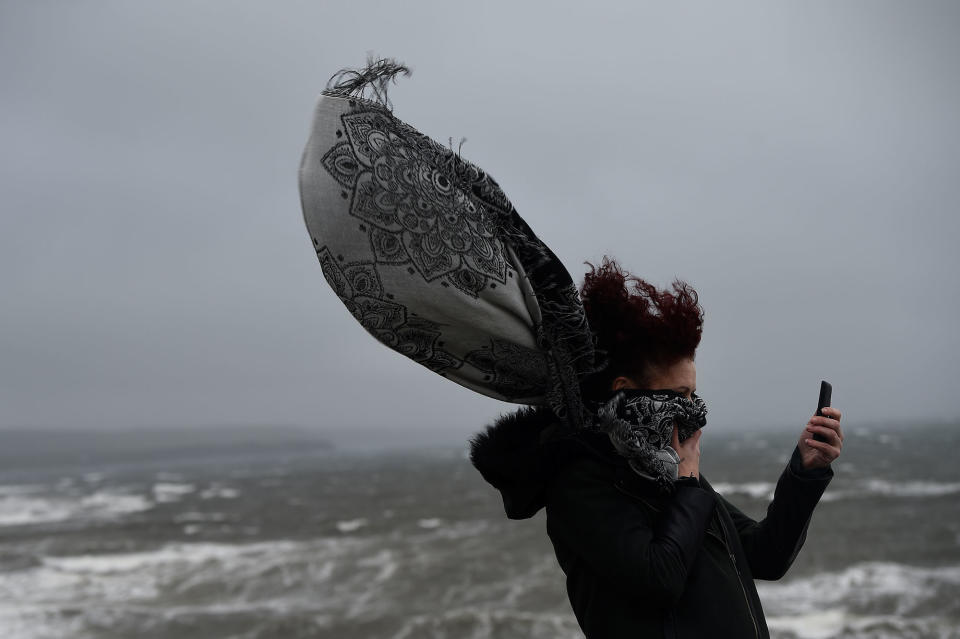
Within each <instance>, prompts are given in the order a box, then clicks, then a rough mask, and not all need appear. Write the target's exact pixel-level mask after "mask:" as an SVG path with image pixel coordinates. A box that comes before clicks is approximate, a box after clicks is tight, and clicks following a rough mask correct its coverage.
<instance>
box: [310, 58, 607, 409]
mask: <svg viewBox="0 0 960 639" xmlns="http://www.w3.org/2000/svg"><path fill="white" fill-rule="evenodd" d="M406 71H407V69H406V67H405V66H403V65H402V64H400V63H397V62H395V61H392V60H388V59H381V60H371V61H369V62H368V66H367V68H365V69H360V70H344V71H342V72H340V73H338V74H337V75H335V76H334V78H333V79H331V84H329V85H328V87H327V89H326V90H325V91H324V92H323V97H322V98H321V101H320V102H319V103H318V110H317V115H316V118H315V122H314V129H313V132H312V133H311V139H310V140H309V141H308V145H307V148H306V149H305V153H304V159H303V162H302V163H301V198H302V202H303V204H304V214H305V219H306V221H307V226H308V230H309V231H310V233H311V237H312V238H313V240H314V244H315V246H319V247H320V248H321V249H323V248H326V247H329V248H330V251H329V253H330V255H336V256H337V262H333V265H334V266H336V267H338V268H339V269H340V270H339V271H337V270H333V271H331V273H330V274H326V271H327V270H328V268H329V266H328V265H329V264H330V263H331V261H330V259H331V258H330V255H327V257H323V256H322V253H323V252H322V251H320V250H319V249H318V256H321V265H322V266H323V268H324V271H325V275H327V280H328V281H329V282H331V286H333V288H334V289H335V290H336V291H337V294H338V295H339V296H340V297H341V299H342V300H343V301H344V303H345V304H347V306H348V308H350V310H351V312H352V313H353V314H354V316H355V317H356V318H357V319H358V321H360V322H361V323H362V324H363V325H364V327H365V328H366V329H367V330H368V331H369V332H370V333H371V334H373V335H374V336H375V337H376V338H377V339H380V340H381V341H384V342H385V343H387V344H388V345H390V346H391V348H395V349H396V350H400V352H404V354H408V353H407V352H405V351H404V350H401V349H400V348H397V344H400V343H402V344H404V345H405V347H406V350H407V351H410V352H411V353H412V355H410V356H411V357H412V359H414V360H416V361H418V362H420V363H421V364H424V365H426V366H428V367H429V368H430V369H431V370H434V371H436V372H439V373H440V374H444V375H445V376H447V377H448V378H449V379H451V380H453V381H456V382H457V383H460V384H462V385H464V386H466V387H468V388H471V389H473V390H475V391H477V392H480V393H483V394H485V395H490V396H492V397H497V398H499V399H505V400H507V401H517V402H521V403H526V404H547V405H549V406H550V408H551V410H552V411H553V412H554V413H555V414H556V415H557V417H559V418H560V419H562V420H564V421H566V422H567V424H568V425H569V426H571V427H572V428H581V427H584V426H589V425H590V424H592V422H593V415H592V414H591V412H590V411H589V409H588V408H587V407H586V406H584V404H583V402H582V400H581V397H580V387H579V382H580V379H582V378H583V377H584V376H586V375H588V374H590V373H593V372H595V370H596V367H595V366H594V359H595V350H594V345H593V336H592V334H591V332H590V329H589V326H588V325H587V321H586V314H585V312H584V310H583V306H582V303H581V302H580V299H579V295H578V292H577V287H576V285H575V284H574V282H573V279H572V278H571V277H570V274H569V273H568V272H567V271H566V269H565V268H564V266H563V264H562V263H561V262H560V260H559V259H558V258H557V257H556V256H555V255H554V254H553V252H552V251H551V250H550V249H549V248H548V247H547V246H546V245H545V244H544V243H543V242H542V241H540V239H539V238H538V237H537V236H536V234H534V232H533V231H532V230H531V229H530V227H529V226H528V225H527V223H526V222H525V221H524V220H523V219H522V218H521V217H520V215H519V214H518V212H517V211H516V210H515V209H514V207H513V205H512V204H511V202H510V200H509V199H508V198H507V196H506V195H505V194H504V192H503V190H502V189H501V188H500V186H499V185H498V184H497V182H496V181H495V180H494V179H493V178H492V177H491V176H490V175H488V174H487V173H486V172H484V171H483V170H482V169H481V168H480V167H478V166H476V165H474V164H472V163H471V162H468V161H466V160H464V159H463V158H462V157H461V156H460V154H459V153H458V152H454V150H453V148H452V143H451V146H450V148H447V147H446V146H443V145H441V144H438V143H437V142H435V141H434V140H432V139H431V138H429V137H428V136H426V135H423V134H422V133H420V132H419V131H417V130H416V129H415V128H413V127H411V126H410V125H408V124H406V123H404V122H402V121H401V120H399V119H398V118H396V117H395V116H394V115H393V113H392V110H391V109H390V107H389V101H388V100H387V99H386V87H387V85H388V84H389V83H390V82H391V81H392V80H393V78H395V76H397V75H398V74H401V73H403V74H406V73H405V72H406ZM365 92H372V93H373V97H374V99H373V100H371V99H367V98H365V97H363V96H364V93H365ZM358 231H359V233H358ZM318 238H320V240H321V241H320V242H318ZM321 245H322V246H321ZM341 254H345V255H346V256H347V260H346V261H347V262H349V263H350V265H351V266H355V265H363V269H361V270H364V269H365V270H364V272H369V271H372V272H373V273H374V274H379V275H382V280H380V281H379V289H378V291H379V292H378V294H377V295H373V296H371V295H369V294H366V293H364V294H363V295H362V297H363V303H362V304H361V303H360V299H359V297H358V295H359V294H358V293H357V292H356V291H355V290H353V289H351V288H349V287H345V286H342V285H340V286H339V287H338V284H336V283H335V282H339V283H340V284H342V280H343V279H344V278H345V277H346V275H345V273H346V265H344V264H342V262H343V260H342V259H340V255H341ZM351 272H352V271H351ZM371 279H372V278H371ZM415 280H416V281H415ZM370 299H376V300H377V304H374V303H373V302H371V301H369V300H370ZM408 329H416V337H417V339H410V338H407V339H405V337H406V335H407V332H408ZM445 372H446V373H445Z"/></svg>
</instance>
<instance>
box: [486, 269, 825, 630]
mask: <svg viewBox="0 0 960 639" xmlns="http://www.w3.org/2000/svg"><path fill="white" fill-rule="evenodd" d="M580 292H581V298H582V300H583V304H584V308H585V310H586V313H587V319H588V321H589V323H590V328H591V330H592V331H593V332H594V334H595V336H596V339H597V347H598V349H600V350H601V351H602V352H605V353H606V355H607V362H606V366H605V367H604V368H603V369H602V370H601V372H599V373H596V374H594V375H592V376H591V377H589V378H587V379H586V380H585V381H584V382H583V384H582V392H583V395H584V397H585V398H587V400H592V404H591V405H592V406H593V407H594V409H595V410H596V414H597V415H598V419H597V427H596V428H592V429H580V430H577V431H576V432H574V431H571V430H569V429H567V428H566V427H564V426H563V425H562V423H561V422H560V420H557V419H556V418H555V417H554V416H553V415H552V413H550V411H549V410H548V409H546V408H543V407H536V408H532V407H531V408H522V409H520V410H519V411H517V412H515V413H513V414H510V415H506V416H503V417H501V418H500V419H499V420H497V422H496V423H495V424H494V425H493V426H491V427H489V428H488V429H487V430H486V432H484V433H481V434H479V435H478V436H477V437H476V438H475V439H474V441H473V444H472V450H471V459H472V461H473V463H474V465H475V466H476V467H477V469H478V470H479V471H480V472H481V473H482V474H483V476H484V478H485V479H486V480H487V481H488V482H490V483H491V484H492V485H493V486H494V487H496V488H497V489H498V490H499V491H500V492H501V494H502V496H503V501H504V507H505V510H506V512H507V515H508V516H509V517H511V518H516V519H521V518H527V517H531V516H533V515H534V514H535V513H536V512H537V511H539V510H540V509H541V508H546V512H547V533H548V535H549V537H550V540H551V541H552V543H553V546H554V550H555V551H556V555H557V560H558V562H559V564H560V567H561V568H562V569H563V571H564V573H565V574H566V576H567V592H568V595H569V598H570V602H571V604H572V606H573V611H574V613H575V614H576V617H577V620H578V622H579V623H580V626H581V628H582V629H583V631H584V633H585V634H586V636H587V637H588V639H595V638H596V639H612V638H618V637H630V638H633V639H635V638H636V637H733V638H739V637H768V636H769V634H768V631H767V626H766V623H765V620H764V616H763V609H762V607H761V604H760V600H759V598H758V596H757V591H756V588H755V587H754V583H753V580H754V579H779V578H780V577H782V576H783V575H784V574H785V573H786V571H787V569H788V568H789V567H790V565H791V563H792V562H793V560H794V559H795V558H796V556H797V553H798V552H799V550H800V547H801V546H802V545H803V541H804V539H805V536H806V530H807V525H808V524H809V521H810V517H811V515H812V512H813V509H814V506H815V505H816V504H817V502H818V500H819V499H820V496H821V494H822V493H823V491H824V489H825V488H826V486H827V484H828V483H829V482H830V479H831V478H832V476H833V471H832V470H831V468H830V464H831V462H833V460H835V459H836V458H837V457H838V456H839V454H840V449H841V446H842V442H843V433H842V431H841V429H840V423H839V420H840V416H841V415H840V412H839V411H837V410H835V409H832V408H827V409H824V410H823V412H824V414H825V417H816V416H814V417H811V418H810V420H808V422H807V424H806V425H805V427H804V429H803V431H802V433H801V435H800V438H799V441H798V443H797V446H796V448H795V449H794V451H793V456H792V458H791V460H790V463H789V464H788V465H787V467H786V468H785V469H784V471H783V473H782V474H781V475H780V478H779V481H778V482H777V487H776V491H775V494H774V499H773V502H772V503H771V504H770V506H769V508H768V510H767V516H766V517H765V518H764V519H763V520H761V521H759V522H757V521H754V520H753V519H751V518H750V517H748V516H747V515H745V514H743V513H742V512H741V511H740V510H738V509H737V508H736V507H735V506H734V505H733V504H731V503H730V502H728V501H727V500H726V499H724V498H723V497H722V496H720V495H719V494H717V493H716V492H715V491H714V490H713V488H712V487H711V486H710V483H709V482H708V481H707V479H706V478H705V477H703V476H702V475H701V474H700V434H701V431H700V427H702V426H703V425H704V424H705V414H706V409H705V406H704V404H703V402H702V400H700V399H699V397H697V395H696V389H697V380H696V366H695V364H694V357H695V353H696V348H697V346H698V345H699V343H700V336H701V329H702V325H703V313H702V309H701V308H700V305H699V303H698V300H697V294H696V292H695V291H694V290H693V289H692V288H691V287H690V286H688V285H686V284H684V283H682V282H675V283H674V285H673V288H672V290H671V291H663V290H658V289H656V288H655V287H653V286H651V285H650V284H648V283H646V282H644V281H643V280H641V279H638V278H635V277H632V276H630V275H629V274H628V273H625V272H624V271H623V270H622V269H621V268H620V267H619V266H618V265H617V263H616V262H615V261H612V260H607V259H605V260H604V262H603V263H602V265H601V266H600V267H599V268H594V267H592V266H591V271H590V272H589V273H587V275H586V278H585V280H584V284H583V287H582V288H581V291H580ZM814 435H822V436H823V437H824V438H825V439H826V441H825V442H821V441H816V440H814V439H813V437H814ZM668 440H669V444H668Z"/></svg>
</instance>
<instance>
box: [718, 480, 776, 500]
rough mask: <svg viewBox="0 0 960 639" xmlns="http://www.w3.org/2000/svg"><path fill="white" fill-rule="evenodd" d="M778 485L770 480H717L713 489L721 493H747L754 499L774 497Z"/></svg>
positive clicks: (725, 494)
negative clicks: (739, 481) (734, 481)
mask: <svg viewBox="0 0 960 639" xmlns="http://www.w3.org/2000/svg"><path fill="white" fill-rule="evenodd" d="M775 486H776V485H775V484H774V483H772V482H768V481H751V482H744V483H741V484H733V483H729V482H717V483H715V484H713V489H714V490H715V491H717V492H718V493H720V494H721V495H724V496H727V495H737V494H739V495H747V496H748V497H752V498H753V499H770V498H772V497H773V489H774V487H775Z"/></svg>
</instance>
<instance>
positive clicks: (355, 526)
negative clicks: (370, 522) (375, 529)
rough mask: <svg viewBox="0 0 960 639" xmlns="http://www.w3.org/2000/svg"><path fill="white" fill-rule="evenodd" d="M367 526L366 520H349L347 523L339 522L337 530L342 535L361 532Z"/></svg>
mask: <svg viewBox="0 0 960 639" xmlns="http://www.w3.org/2000/svg"><path fill="white" fill-rule="evenodd" d="M366 525H367V520H366V519H364V518H362V517H361V518H360V519H347V520H345V521H338V522H337V530H339V531H340V532H342V533H349V532H354V531H356V530H359V529H360V528H363V527H364V526H366Z"/></svg>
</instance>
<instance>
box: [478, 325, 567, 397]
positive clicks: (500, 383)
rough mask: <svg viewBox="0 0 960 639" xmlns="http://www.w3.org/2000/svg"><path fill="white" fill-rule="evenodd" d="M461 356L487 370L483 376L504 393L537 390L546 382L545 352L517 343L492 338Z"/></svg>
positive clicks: (511, 394)
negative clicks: (478, 347) (484, 344)
mask: <svg viewBox="0 0 960 639" xmlns="http://www.w3.org/2000/svg"><path fill="white" fill-rule="evenodd" d="M463 359H464V361H465V362H467V363H468V364H471V365H473V366H475V367H477V368H478V369H479V370H481V371H483V372H484V373H487V376H486V377H485V379H486V380H487V381H489V383H490V384H491V385H492V386H493V388H494V389H496V390H497V392H499V393H500V394H502V395H504V396H506V397H526V396H529V395H531V394H536V393H537V392H538V391H540V392H542V389H543V388H544V387H545V386H546V385H547V384H549V379H547V377H546V372H547V370H548V367H547V358H546V355H544V354H543V353H541V352H540V351H536V350H533V349H531V348H524V347H522V346H520V345H519V344H514V343H512V342H507V341H504V340H500V339H496V338H491V339H490V346H484V347H483V348H482V349H479V350H475V351H472V352H470V353H467V356H466V357H464V358H463Z"/></svg>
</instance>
